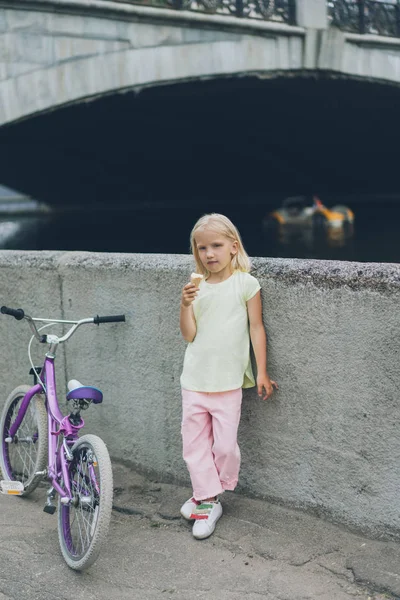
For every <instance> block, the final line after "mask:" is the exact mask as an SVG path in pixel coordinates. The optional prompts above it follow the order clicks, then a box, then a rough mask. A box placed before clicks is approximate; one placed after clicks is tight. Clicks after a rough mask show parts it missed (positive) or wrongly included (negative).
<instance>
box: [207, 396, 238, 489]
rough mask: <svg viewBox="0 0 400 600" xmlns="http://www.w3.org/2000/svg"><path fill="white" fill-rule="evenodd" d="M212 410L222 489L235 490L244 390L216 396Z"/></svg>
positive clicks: (215, 451)
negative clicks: (238, 438)
mask: <svg viewBox="0 0 400 600" xmlns="http://www.w3.org/2000/svg"><path fill="white" fill-rule="evenodd" d="M214 398H215V401H214V405H213V408H212V410H211V414H212V427H213V437H214V444H213V447H212V451H213V453H214V462H215V465H216V467H217V470H218V474H219V479H220V482H221V486H222V489H224V490H234V489H235V487H236V485H237V482H238V478H239V469H240V449H239V446H238V443H237V431H238V427H239V421H240V413H241V407H242V389H241V388H239V389H237V390H230V391H229V392H221V393H218V394H215V396H214Z"/></svg>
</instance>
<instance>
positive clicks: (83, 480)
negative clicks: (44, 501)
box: [58, 434, 113, 571]
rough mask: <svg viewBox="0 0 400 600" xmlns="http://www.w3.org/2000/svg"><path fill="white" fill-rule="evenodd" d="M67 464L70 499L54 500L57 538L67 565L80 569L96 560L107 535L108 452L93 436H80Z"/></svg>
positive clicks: (110, 483) (110, 494)
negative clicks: (56, 515)
mask: <svg viewBox="0 0 400 600" xmlns="http://www.w3.org/2000/svg"><path fill="white" fill-rule="evenodd" d="M71 450H72V454H73V459H72V461H71V462H70V463H69V477H70V486H71V492H72V502H70V503H69V504H63V503H62V502H61V498H59V501H58V538H59V542H60V548H61V552H62V555H63V557H64V559H65V561H66V563H67V565H68V566H69V567H71V568H72V569H75V570H78V571H81V570H83V569H87V568H88V567H90V565H92V564H93V563H94V561H95V560H96V559H97V557H98V555H99V553H100V550H101V546H102V544H103V542H104V540H105V538H106V536H107V532H108V526H109V524H110V518H111V510H112V500H113V476H112V468H111V460H110V455H109V454H108V450H107V447H106V445H105V443H104V442H103V440H101V439H100V438H99V437H97V436H96V435H91V434H89V435H84V436H82V437H81V438H80V439H79V440H78V441H77V442H76V443H75V444H74V445H73V447H72V449H71Z"/></svg>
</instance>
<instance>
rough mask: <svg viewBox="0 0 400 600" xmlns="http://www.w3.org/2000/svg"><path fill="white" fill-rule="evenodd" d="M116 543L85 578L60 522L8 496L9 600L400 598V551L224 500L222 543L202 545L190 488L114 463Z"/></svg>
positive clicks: (258, 504) (244, 501) (1, 592)
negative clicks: (189, 506)
mask: <svg viewBox="0 0 400 600" xmlns="http://www.w3.org/2000/svg"><path fill="white" fill-rule="evenodd" d="M114 485H115V498H114V511H113V516H112V524H111V528H110V533H109V538H108V543H107V545H106V546H105V547H104V548H103V552H102V553H101V555H100V557H99V559H98V561H97V562H96V563H95V564H94V565H93V567H92V568H91V569H89V570H88V571H87V572H85V573H83V574H79V573H76V572H73V571H71V570H69V568H68V567H67V566H66V565H65V564H64V563H63V561H62V558H61V554H60V552H59V550H58V541H57V515H54V516H50V515H47V514H45V513H43V511H42V506H43V504H44V495H45V489H39V490H38V491H36V492H35V493H34V496H33V498H32V499H19V498H9V497H5V496H1V497H0V515H1V516H0V530H1V543H0V564H1V573H0V598H1V600H17V599H18V600H67V599H70V598H76V599H77V600H156V599H157V600H175V599H176V600H178V599H181V600H195V599H207V600H208V599H212V598H218V599H220V600H242V599H246V600H260V599H261V598H263V599H265V600H354V599H357V598H358V599H360V600H368V599H370V600H372V599H373V600H385V599H386V600H388V599H389V598H392V599H394V598H399V597H400V546H399V545H398V544H395V543H393V542H389V541H386V542H385V541H372V540H370V539H368V538H365V537H362V536H360V535H356V534H353V533H350V532H346V531H345V530H344V529H342V528H340V527H337V526H336V527H335V526H333V525H331V524H329V523H326V522H324V521H323V520H322V519H318V518H317V517H313V516H309V515H306V514H304V513H301V512H297V511H292V510H288V509H285V508H282V507H278V506H274V505H271V504H268V503H267V502H263V501H260V500H252V499H249V498H246V497H244V496H241V495H238V494H236V493H234V494H233V493H226V494H225V497H223V503H224V511H225V513H224V515H223V517H222V518H221V520H220V521H219V523H218V525H217V529H216V531H215V533H214V535H213V536H212V537H211V538H209V539H208V540H203V541H197V540H195V539H194V538H193V537H192V535H191V526H190V524H189V523H187V522H186V521H184V520H183V519H182V518H181V517H180V516H179V507H180V505H181V503H182V502H183V501H184V500H186V499H187V497H188V494H190V490H189V489H187V488H182V487H177V486H174V485H168V484H165V483H160V482H159V481H157V480H153V479H146V478H144V477H142V476H141V475H140V474H138V473H135V472H133V471H131V470H130V469H127V468H126V467H123V466H122V465H118V464H114Z"/></svg>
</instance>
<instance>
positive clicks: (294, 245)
mask: <svg viewBox="0 0 400 600" xmlns="http://www.w3.org/2000/svg"><path fill="white" fill-rule="evenodd" d="M349 206H350V207H351V208H352V209H353V211H354V213H355V228H354V235H353V237H351V238H350V239H347V240H341V239H336V240H328V239H319V240H316V239H314V238H313V236H311V235H309V233H310V232H307V230H305V231H303V232H302V233H301V235H296V236H289V238H288V239H279V238H276V237H274V236H271V235H270V233H269V232H268V231H266V230H265V228H264V227H263V224H262V221H263V218H264V217H265V215H266V214H268V213H269V212H270V211H271V210H273V209H274V208H276V203H264V204H253V205H244V204H235V205H229V206H228V205H226V204H218V203H215V202H214V203H213V205H212V206H211V205H207V204H206V203H202V202H199V203H196V205H193V204H192V205H190V204H189V205H188V206H175V207H173V206H172V207H166V206H165V205H163V204H157V205H143V206H141V207H136V208H135V209H132V208H126V207H125V208H109V209H104V208H103V209H98V208H96V209H94V208H92V209H89V210H80V211H78V210H74V211H68V210H67V211H59V212H55V213H54V214H51V213H50V214H44V215H25V216H11V215H6V214H0V248H1V249H19V250H87V251H93V252H145V253H148V252H152V253H153V252H156V253H172V254H175V253H177V254H186V253H188V252H189V234H190V230H191V228H192V226H193V224H194V222H195V221H196V220H197V218H198V217H199V216H201V215H202V214H204V213H205V212H210V211H215V212H223V213H224V214H226V215H227V216H229V217H230V218H231V219H232V220H233V222H234V223H235V224H236V225H237V227H238V229H239V231H240V232H241V235H242V238H243V242H244V245H245V247H246V250H247V252H248V254H249V255H250V256H262V257H266V256H267V257H268V256H270V257H290V258H316V259H334V260H351V261H362V262H394V263H397V262H400V242H399V240H400V237H399V223H400V201H398V202H396V201H394V200H391V201H389V200H384V199H375V200H374V201H368V202H356V203H353V204H352V205H351V204H349Z"/></svg>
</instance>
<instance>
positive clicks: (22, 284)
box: [0, 251, 400, 538]
mask: <svg viewBox="0 0 400 600" xmlns="http://www.w3.org/2000/svg"><path fill="white" fill-rule="evenodd" d="M192 266H193V265H192V259H191V258H190V257H189V256H181V255H175V256H166V255H147V254H96V253H88V252H76V253H71V252H36V253H34V252H22V251H21V252H13V251H2V252H0V277H1V281H2V303H4V304H8V305H10V306H17V307H19V306H21V307H22V308H24V309H26V311H27V312H28V313H31V314H33V315H34V316H43V317H51V316H54V317H63V318H83V317H86V316H91V315H95V314H113V313H114V314H116V313H122V312H125V313H126V315H127V322H126V323H125V324H109V325H104V326H102V327H89V326H88V327H87V328H85V329H83V328H82V329H81V330H79V331H78V332H77V333H76V335H75V336H74V337H73V338H72V339H71V340H70V342H69V343H68V345H67V347H66V348H65V355H64V354H63V353H61V354H60V357H59V358H58V374H59V383H58V390H59V398H60V403H61V406H62V407H63V408H64V409H65V403H64V401H63V396H64V390H65V380H66V379H67V378H71V377H74V378H77V379H80V380H82V381H83V382H85V383H88V384H90V383H91V384H93V385H97V386H98V387H100V388H101V389H103V392H104V395H105V401H104V403H103V405H101V406H99V407H92V408H91V409H90V410H89V411H88V414H87V415H85V417H87V418H86V422H87V429H88V430H89V431H96V432H97V433H98V434H99V435H101V436H102V437H103V438H104V440H105V441H106V443H107V444H108V446H109V448H110V451H111V454H112V456H113V457H114V458H115V459H118V460H120V461H123V462H124V463H125V464H129V465H132V466H135V467H137V468H139V469H140V470H141V471H143V472H151V473H156V474H157V475H158V477H162V478H163V479H164V480H166V481H167V480H168V481H177V482H181V483H185V484H188V476H187V472H186V467H185V465H184V463H183V461H182V458H181V440H180V386H179V377H180V372H181V365H182V360H183V354H184V350H185V344H184V342H183V341H182V339H181V337H180V333H179V327H178V315H179V297H180V290H181V287H182V286H183V285H184V283H185V282H186V281H187V278H188V275H189V273H190V272H191V270H192ZM253 266H254V269H253V272H254V274H255V275H256V276H257V277H258V278H259V280H260V283H261V286H262V296H263V308H264V322H265V325H266V329H267V332H268V337H269V371H270V374H271V376H272V377H274V378H275V379H276V380H277V381H278V382H279V385H280V390H279V392H278V393H276V394H275V395H274V398H273V400H272V401H270V402H268V403H264V402H262V401H260V400H259V399H258V397H257V394H256V393H255V390H254V389H251V390H246V393H245V395H244V404H243V415H242V422H241V427H240V445H241V451H242V471H241V478H240V489H241V491H242V492H243V493H245V494H247V495H250V496H256V497H259V498H265V499H270V500H273V501H274V502H278V503H284V504H286V505H288V506H294V507H297V508H301V509H306V510H310V511H313V512H314V513H317V514H319V515H324V516H326V517H327V518H329V519H332V520H335V521H337V522H340V523H345V524H347V525H349V526H351V527H356V528H357V529H359V530H363V531H365V532H368V533H369V534H371V535H374V536H389V537H399V538H400V516H399V515H400V439H399V436H398V422H399V420H400V404H399V402H398V390H399V388H400V372H399V368H398V364H399V356H400V336H399V309H398V306H399V295H400V267H399V265H395V264H388V265H386V264H372V263H371V264H367V263H339V262H333V261H332V262H330V261H312V260H307V261H304V260H285V259H266V258H256V259H254V260H253ZM0 335H1V339H2V342H3V347H4V348H5V349H6V355H7V361H6V362H4V361H3V363H2V364H1V366H0V369H1V377H0V389H1V395H0V398H2V399H4V398H5V397H6V395H7V394H8V393H9V391H10V390H11V389H12V388H13V387H15V386H16V385H17V384H20V383H23V382H29V376H28V375H27V373H28V371H29V364H28V360H27V356H26V347H27V343H28V340H29V338H30V332H29V330H28V327H26V324H25V323H21V322H16V321H14V320H13V319H11V318H7V317H1V318H0ZM41 351H43V348H36V349H35V355H36V356H37V358H35V360H39V357H40V355H41ZM0 404H1V401H0Z"/></svg>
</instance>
